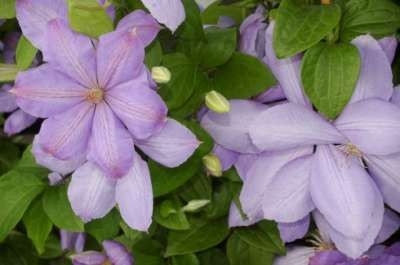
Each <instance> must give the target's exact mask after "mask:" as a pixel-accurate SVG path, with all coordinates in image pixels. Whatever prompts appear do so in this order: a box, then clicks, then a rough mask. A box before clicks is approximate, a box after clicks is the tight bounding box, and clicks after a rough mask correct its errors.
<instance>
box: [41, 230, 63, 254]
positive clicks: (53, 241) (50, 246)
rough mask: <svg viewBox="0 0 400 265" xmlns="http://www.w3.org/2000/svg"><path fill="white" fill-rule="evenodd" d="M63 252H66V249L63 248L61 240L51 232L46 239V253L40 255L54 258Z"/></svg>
mask: <svg viewBox="0 0 400 265" xmlns="http://www.w3.org/2000/svg"><path fill="white" fill-rule="evenodd" d="M62 254H64V251H63V250H62V249H61V243H60V240H59V239H58V237H57V236H55V235H54V234H50V235H49V237H48V239H47V241H46V245H45V250H44V253H43V254H42V255H40V258H43V259H54V258H57V257H60V256H61V255H62Z"/></svg>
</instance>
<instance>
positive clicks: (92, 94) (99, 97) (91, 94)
mask: <svg viewBox="0 0 400 265" xmlns="http://www.w3.org/2000/svg"><path fill="white" fill-rule="evenodd" d="M103 96H104V92H103V90H101V89H100V88H92V89H90V90H89V91H88V92H87V94H86V99H87V101H89V102H91V103H94V104H98V103H100V102H101V101H103Z"/></svg>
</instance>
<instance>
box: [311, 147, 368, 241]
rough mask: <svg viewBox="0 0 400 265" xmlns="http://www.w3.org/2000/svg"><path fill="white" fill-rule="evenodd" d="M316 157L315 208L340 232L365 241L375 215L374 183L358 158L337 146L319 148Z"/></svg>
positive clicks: (313, 187) (313, 179) (314, 173)
mask: <svg viewBox="0 0 400 265" xmlns="http://www.w3.org/2000/svg"><path fill="white" fill-rule="evenodd" d="M314 156H315V157H314V162H313V169H312V170H311V181H310V189H311V196H312V199H313V201H314V203H315V205H316V207H317V208H318V210H319V211H320V212H321V213H322V214H323V215H324V216H325V218H326V219H327V221H328V222H329V224H330V225H331V226H332V227H333V228H334V229H336V230H337V231H338V232H340V233H342V234H343V235H345V236H347V237H351V238H353V239H362V238H363V236H364V234H365V233H367V229H368V225H369V223H368V222H366V220H370V218H371V216H372V215H373V213H374V211H375V209H374V207H375V205H376V203H375V201H376V198H375V197H376V196H374V195H373V194H375V193H376V192H375V189H376V187H375V183H374V182H373V181H372V180H371V178H370V176H369V175H368V173H367V172H366V170H365V169H364V167H363V166H362V165H361V162H360V161H359V160H358V159H357V158H355V157H351V156H346V155H345V154H344V153H342V152H341V151H339V150H338V149H337V148H336V147H334V146H328V145H326V146H318V147H317V151H316V153H315V155H314Z"/></svg>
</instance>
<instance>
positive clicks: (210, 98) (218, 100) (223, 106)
mask: <svg viewBox="0 0 400 265" xmlns="http://www.w3.org/2000/svg"><path fill="white" fill-rule="evenodd" d="M206 106H207V107H208V108H209V109H210V110H212V111H214V112H217V113H226V112H229V111H230V110H231V104H230V103H229V101H228V100H227V99H226V98H225V97H224V96H223V95H222V94H221V93H219V92H217V91H215V90H212V91H210V92H208V93H207V94H206Z"/></svg>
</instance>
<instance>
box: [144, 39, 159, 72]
mask: <svg viewBox="0 0 400 265" xmlns="http://www.w3.org/2000/svg"><path fill="white" fill-rule="evenodd" d="M162 56H163V53H162V49H161V44H160V42H159V41H155V42H153V43H152V44H150V45H149V46H147V47H146V57H145V59H144V62H145V64H146V66H147V67H148V68H149V69H151V68H152V67H154V66H158V65H160V64H161V61H162Z"/></svg>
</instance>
